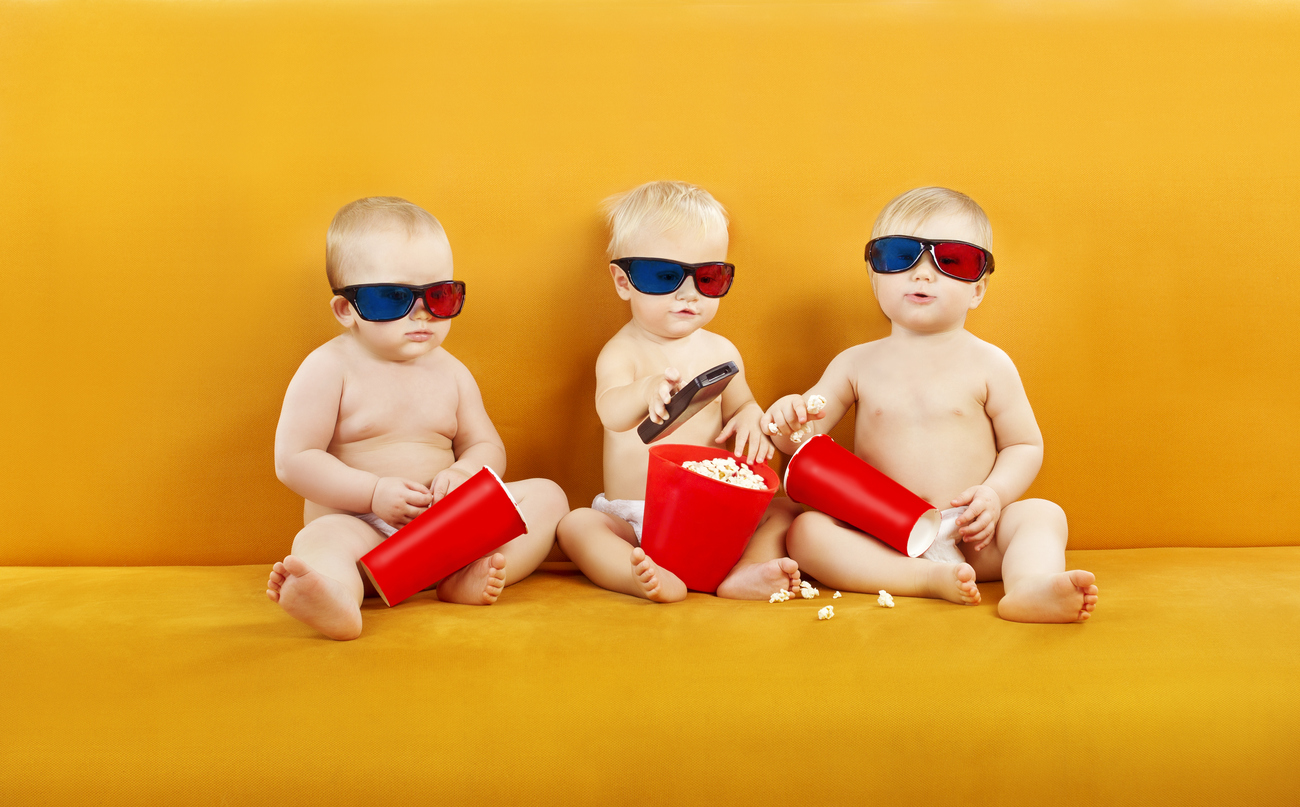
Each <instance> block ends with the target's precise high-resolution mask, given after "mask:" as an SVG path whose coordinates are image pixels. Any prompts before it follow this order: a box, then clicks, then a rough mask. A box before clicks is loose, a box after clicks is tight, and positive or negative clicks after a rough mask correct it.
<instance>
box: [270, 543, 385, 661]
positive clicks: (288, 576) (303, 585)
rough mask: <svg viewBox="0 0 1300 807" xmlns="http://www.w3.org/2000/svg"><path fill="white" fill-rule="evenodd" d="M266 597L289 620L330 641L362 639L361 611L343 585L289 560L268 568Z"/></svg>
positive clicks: (289, 557) (293, 558)
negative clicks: (287, 616)
mask: <svg viewBox="0 0 1300 807" xmlns="http://www.w3.org/2000/svg"><path fill="white" fill-rule="evenodd" d="M266 596H268V597H270V598H271V602H278V603H279V604H280V607H281V608H283V609H284V610H285V611H286V612H287V613H288V614H289V616H291V617H293V618H294V619H297V620H299V621H300V622H305V623H307V624H308V625H310V626H311V627H313V628H315V629H316V630H318V631H320V632H321V633H323V634H325V635H326V636H328V637H329V638H331V639H340V640H347V639H355V638H357V637H358V636H360V635H361V607H360V606H359V605H357V601H356V599H355V598H354V597H353V596H352V595H350V594H349V593H348V591H347V589H346V588H344V587H343V584H342V583H340V582H339V581H337V580H335V579H334V578H332V577H326V576H325V575H323V574H321V573H320V572H317V571H315V570H313V569H312V568H311V567H310V566H308V565H307V564H306V563H304V562H303V561H302V560H300V559H298V558H296V557H294V556H293V555H290V556H288V557H287V558H285V559H284V560H283V561H280V562H279V563H277V564H275V566H273V567H272V568H271V577H270V579H269V580H267V581H266Z"/></svg>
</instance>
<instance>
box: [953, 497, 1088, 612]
mask: <svg viewBox="0 0 1300 807" xmlns="http://www.w3.org/2000/svg"><path fill="white" fill-rule="evenodd" d="M1068 532H1069V525H1068V524H1067V522H1066V519H1065V512H1064V511H1063V510H1061V508H1060V507H1058V506H1057V505H1056V504H1053V503H1052V502H1049V501H1046V500H1044V499H1026V500H1024V501H1019V502H1014V503H1012V504H1009V505H1007V507H1006V508H1005V509H1003V511H1002V518H1001V519H1000V520H999V521H998V532H997V538H996V544H997V546H996V550H997V551H996V552H995V553H990V552H989V550H991V549H994V547H993V546H992V545H990V546H989V547H987V548H986V549H985V551H984V552H981V553H980V554H981V555H983V554H985V553H988V554H989V560H990V561H992V560H997V559H999V558H1000V560H1001V570H1000V571H1001V576H1002V580H1003V582H1004V583H1005V585H1006V591H1007V593H1006V596H1004V597H1003V598H1002V601H1001V602H999V603H998V616H1001V617H1002V618H1003V619H1007V620H1010V621H1012V622H1085V621H1087V620H1088V619H1089V618H1091V617H1092V612H1093V609H1094V608H1096V607H1097V594H1098V592H1097V586H1096V576H1095V575H1093V573H1092V572H1088V571H1084V570H1082V569H1074V570H1071V571H1066V569H1065V544H1066V540H1067V537H1068ZM967 557H968V558H969V557H971V556H970V555H969V554H967ZM972 562H973V563H975V565H976V567H977V568H980V572H981V579H982V578H983V576H984V574H985V570H984V569H983V568H981V567H982V566H984V565H987V563H988V562H987V561H984V560H983V559H981V558H972ZM988 571H989V572H993V571H996V570H993V569H990V570H988Z"/></svg>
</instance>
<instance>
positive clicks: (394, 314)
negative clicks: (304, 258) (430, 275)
mask: <svg viewBox="0 0 1300 807" xmlns="http://www.w3.org/2000/svg"><path fill="white" fill-rule="evenodd" d="M333 291H334V293H335V294H337V295H339V296H340V297H342V298H343V299H345V300H347V301H348V302H349V303H352V307H353V308H354V309H356V312H357V316H359V317H361V318H362V319H364V320H366V321H367V322H392V321H393V320H395V319H401V318H402V317H404V316H406V315H407V314H409V313H411V309H412V308H413V307H414V306H415V301H416V300H417V299H420V300H424V307H425V308H426V309H428V311H429V313H430V314H432V315H433V316H434V317H436V318H437V319H451V318H452V317H454V316H456V315H457V314H459V313H460V309H461V306H463V305H464V304H465V284H464V283H462V282H461V281H459V280H440V281H438V282H437V283H428V284H425V285H423V286H407V285H404V284H401V283H361V284H359V285H356V286H344V287H343V288H341V289H334V290H333Z"/></svg>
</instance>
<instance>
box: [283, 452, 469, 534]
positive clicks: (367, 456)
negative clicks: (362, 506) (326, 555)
mask: <svg viewBox="0 0 1300 807" xmlns="http://www.w3.org/2000/svg"><path fill="white" fill-rule="evenodd" d="M330 453H331V454H333V455H334V456H336V457H338V458H339V459H340V460H342V461H343V463H344V464H345V465H347V466H348V467H349V468H356V469H357V470H359V471H369V472H370V473H372V474H374V475H375V476H381V477H382V476H395V477H398V478H400V479H409V480H411V481H412V482H416V483H418V484H420V485H424V486H425V487H428V486H429V484H430V483H432V482H433V478H434V477H435V476H437V475H438V474H439V473H440V472H441V471H443V470H445V469H446V468H448V467H450V466H451V464H452V463H453V462H455V461H456V455H455V454H454V453H453V452H452V449H451V445H450V441H448V444H447V445H446V446H439V445H430V444H428V443H413V442H382V441H375V440H368V441H365V442H363V443H352V444H343V445H333V446H330ZM341 512H343V511H342V510H337V509H335V508H331V507H326V506H325V505H321V504H317V503H316V502H312V501H308V502H306V504H305V509H304V513H303V515H304V517H305V519H306V520H307V521H311V520H312V519H313V518H319V517H321V516H323V515H328V514H331V513H341Z"/></svg>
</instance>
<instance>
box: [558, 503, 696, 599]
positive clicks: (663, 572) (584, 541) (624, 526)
mask: <svg viewBox="0 0 1300 807" xmlns="http://www.w3.org/2000/svg"><path fill="white" fill-rule="evenodd" d="M556 537H557V538H558V539H559V542H560V548H561V549H563V550H564V554H565V555H568V556H569V559H570V560H572V561H573V562H574V563H575V564H576V565H577V567H578V569H579V570H581V571H582V573H583V574H585V575H586V576H587V577H588V579H590V580H591V582H593V583H595V584H596V585H598V586H600V587H601V588H604V589H608V590H610V591H618V592H622V593H623V594H629V595H631V596H633V597H641V598H644V599H647V600H651V601H653V602H679V601H681V600H684V599H686V584H685V583H683V582H682V581H681V580H680V579H679V578H678V577H677V575H675V574H673V573H672V572H670V571H668V570H667V569H664V568H662V567H660V566H659V565H657V564H656V563H655V562H654V561H653V560H652V559H651V558H650V557H648V556H647V555H646V554H645V552H644V551H643V550H642V549H641V548H640V547H638V546H636V533H635V531H633V529H632V525H631V524H628V523H627V522H626V521H624V520H623V519H621V518H615V517H613V516H610V515H606V514H605V513H601V512H598V511H596V510H592V509H590V508H587V507H583V508H580V509H578V510H574V511H573V512H572V513H569V514H568V515H567V516H565V517H564V518H563V519H562V520H561V521H560V525H559V527H558V528H556Z"/></svg>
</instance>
